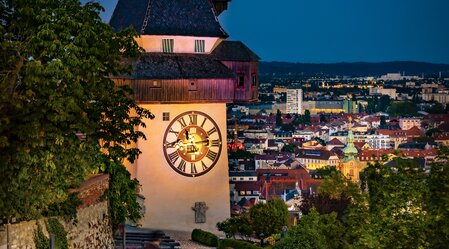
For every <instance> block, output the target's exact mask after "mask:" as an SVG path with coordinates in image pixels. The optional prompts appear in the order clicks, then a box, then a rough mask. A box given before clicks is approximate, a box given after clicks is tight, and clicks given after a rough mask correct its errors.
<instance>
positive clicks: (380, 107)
mask: <svg viewBox="0 0 449 249" xmlns="http://www.w3.org/2000/svg"><path fill="white" fill-rule="evenodd" d="M390 104H391V100H390V96H388V95H382V96H380V98H379V101H378V103H377V105H376V106H377V108H376V112H386V111H387V109H388V107H389V106H390Z"/></svg>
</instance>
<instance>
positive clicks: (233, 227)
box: [217, 215, 253, 239]
mask: <svg viewBox="0 0 449 249" xmlns="http://www.w3.org/2000/svg"><path fill="white" fill-rule="evenodd" d="M217 228H218V230H219V231H222V232H224V233H225V235H226V238H233V239H235V238H236V237H235V236H236V235H240V236H242V237H243V238H245V239H246V238H249V237H250V236H251V235H252V233H253V229H252V227H251V221H250V219H249V217H248V216H247V215H242V216H236V217H231V218H229V219H227V220H225V221H223V222H218V223H217Z"/></svg>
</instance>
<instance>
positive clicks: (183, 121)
mask: <svg viewBox="0 0 449 249" xmlns="http://www.w3.org/2000/svg"><path fill="white" fill-rule="evenodd" d="M178 122H179V124H181V129H184V128H185V127H186V126H187V123H186V121H185V120H184V117H182V118H180V119H178Z"/></svg>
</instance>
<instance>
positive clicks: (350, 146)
mask: <svg viewBox="0 0 449 249" xmlns="http://www.w3.org/2000/svg"><path fill="white" fill-rule="evenodd" d="M343 153H344V155H345V158H350V157H352V158H355V157H356V156H357V154H358V151H357V149H356V148H355V146H354V134H353V133H352V117H349V129H348V137H347V138H346V147H345V148H344V149H343Z"/></svg>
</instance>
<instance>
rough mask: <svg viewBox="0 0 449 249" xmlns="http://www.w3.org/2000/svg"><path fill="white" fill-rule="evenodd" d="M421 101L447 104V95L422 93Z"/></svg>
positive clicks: (448, 99) (448, 100)
mask: <svg viewBox="0 0 449 249" xmlns="http://www.w3.org/2000/svg"><path fill="white" fill-rule="evenodd" d="M422 99H423V100H425V101H436V102H438V103H441V104H449V94H447V93H423V95H422Z"/></svg>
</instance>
